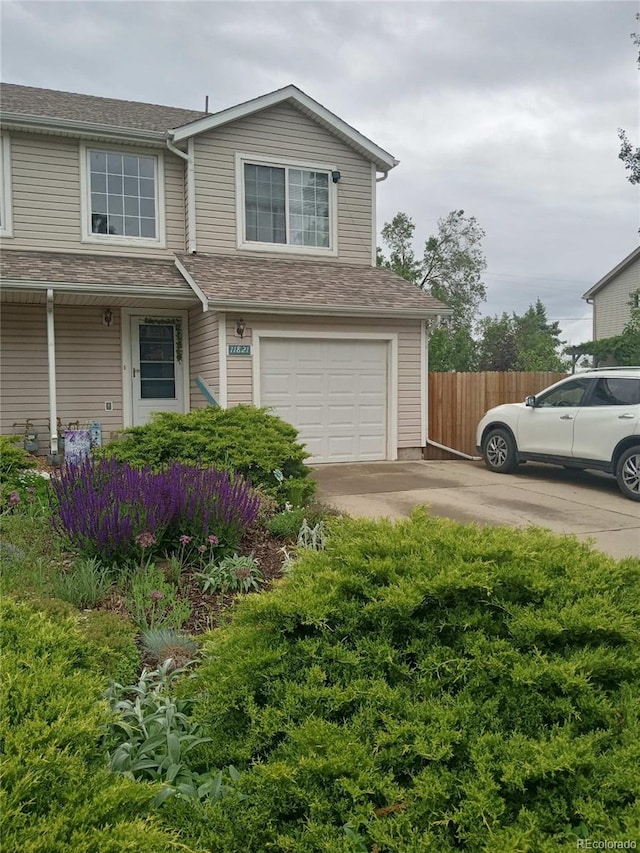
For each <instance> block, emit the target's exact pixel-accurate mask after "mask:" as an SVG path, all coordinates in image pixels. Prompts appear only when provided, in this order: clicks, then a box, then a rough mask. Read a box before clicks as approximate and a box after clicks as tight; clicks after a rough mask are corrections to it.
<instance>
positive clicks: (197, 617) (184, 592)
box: [100, 527, 292, 635]
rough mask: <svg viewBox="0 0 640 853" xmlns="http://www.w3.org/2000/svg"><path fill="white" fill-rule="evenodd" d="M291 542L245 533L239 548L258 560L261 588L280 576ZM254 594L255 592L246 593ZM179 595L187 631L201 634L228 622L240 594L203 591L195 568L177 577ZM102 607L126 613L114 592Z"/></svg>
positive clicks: (262, 532)
mask: <svg viewBox="0 0 640 853" xmlns="http://www.w3.org/2000/svg"><path fill="white" fill-rule="evenodd" d="M291 544H292V543H291V542H289V543H286V542H283V540H282V539H275V538H274V537H273V536H271V535H270V534H269V533H268V532H267V531H266V530H265V529H264V528H260V527H256V528H254V529H253V530H252V531H250V533H248V534H247V535H246V536H245V537H244V539H243V540H242V543H241V545H240V548H239V550H238V553H240V554H242V555H248V554H252V555H253V556H254V557H255V559H256V560H257V562H258V566H259V568H260V572H261V574H262V577H263V578H264V584H263V585H262V587H261V591H264V590H267V589H270V587H271V586H272V585H273V582H274V580H276V579H277V578H279V577H282V564H283V562H284V554H283V552H282V547H283V545H288V547H289V548H290V547H291ZM247 594H248V595H254V594H255V593H247ZM178 595H179V598H181V599H183V600H186V601H188V602H189V605H190V607H191V616H190V617H189V620H188V621H187V622H186V623H185V625H184V626H183V630H184V631H185V632H186V633H187V634H192V635H198V634H204V633H206V632H207V631H210V630H211V629H213V628H217V627H218V626H219V625H221V624H223V623H225V622H228V620H229V610H230V608H231V606H232V605H233V603H234V601H235V600H236V598H238V597H240V596H242V595H243V593H239V594H238V595H223V594H221V593H205V592H203V591H202V587H201V583H200V580H199V579H198V577H197V575H196V571H195V570H188V571H186V572H184V573H183V574H182V576H181V578H180V584H179V593H178ZM100 609H101V610H110V611H112V612H114V613H118V614H119V615H120V616H128V611H127V607H126V603H125V598H124V596H122V595H120V594H118V593H113V594H112V595H111V596H110V597H109V598H108V599H107V600H106V601H104V602H103V603H102V604H101V605H100Z"/></svg>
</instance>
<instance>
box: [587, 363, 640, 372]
mask: <svg viewBox="0 0 640 853" xmlns="http://www.w3.org/2000/svg"><path fill="white" fill-rule="evenodd" d="M601 370H640V367H638V366H637V365H635V364H634V365H627V367H620V366H619V365H616V366H615V367H587V368H585V369H584V370H582V371H581V372H582V373H598V372H600V371H601Z"/></svg>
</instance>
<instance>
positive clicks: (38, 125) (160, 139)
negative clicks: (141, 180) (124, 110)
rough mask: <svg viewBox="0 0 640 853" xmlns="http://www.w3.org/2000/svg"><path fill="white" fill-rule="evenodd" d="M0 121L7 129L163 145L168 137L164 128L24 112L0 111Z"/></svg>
mask: <svg viewBox="0 0 640 853" xmlns="http://www.w3.org/2000/svg"><path fill="white" fill-rule="evenodd" d="M0 121H1V122H2V125H3V127H4V128H5V129H6V130H42V131H50V132H52V133H56V132H58V133H60V131H67V132H68V133H76V134H77V135H78V136H88V137H90V136H99V137H110V138H113V139H123V140H126V141H133V142H146V143H150V142H151V143H154V142H157V143H158V144H160V145H162V144H163V143H164V141H165V138H166V133H165V131H163V130H143V129H138V128H135V127H116V126H114V125H110V124H96V123H94V122H88V121H75V120H72V119H59V118H50V117H47V116H35V115H28V114H24V113H7V112H3V113H0Z"/></svg>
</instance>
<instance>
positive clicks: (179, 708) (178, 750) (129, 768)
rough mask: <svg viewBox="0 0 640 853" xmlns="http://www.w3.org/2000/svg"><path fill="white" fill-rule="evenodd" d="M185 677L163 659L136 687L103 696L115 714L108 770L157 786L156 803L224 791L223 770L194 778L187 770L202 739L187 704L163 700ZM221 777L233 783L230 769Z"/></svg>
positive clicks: (218, 795)
mask: <svg viewBox="0 0 640 853" xmlns="http://www.w3.org/2000/svg"><path fill="white" fill-rule="evenodd" d="M185 672H186V669H185V668H184V667H180V668H172V666H171V661H169V660H166V661H165V662H164V663H163V664H161V665H160V666H159V667H158V668H157V669H156V670H152V671H149V670H147V669H144V670H143V671H142V674H141V675H140V678H139V680H138V682H137V684H132V685H129V686H127V687H123V686H122V685H120V684H115V683H112V684H111V686H110V688H109V690H108V691H107V698H108V700H109V704H110V707H111V710H112V711H113V713H114V714H116V715H117V717H116V719H114V721H113V724H112V730H111V733H110V734H111V736H112V737H115V738H116V740H117V741H118V744H117V746H115V747H113V748H112V749H111V751H110V752H109V765H110V767H111V769H112V770H114V771H115V772H117V773H122V774H124V775H126V776H129V777H130V778H133V779H147V780H150V781H153V782H162V783H163V788H162V790H161V791H160V793H159V794H158V796H157V798H156V803H157V804H159V803H161V802H162V801H163V800H165V799H166V798H167V797H168V796H171V795H175V796H177V797H185V798H187V799H204V798H210V799H211V800H212V801H215V800H218V799H220V798H221V797H223V796H224V795H225V794H226V793H228V791H229V790H230V788H229V786H227V785H225V784H224V773H223V771H218V772H217V773H211V772H206V773H195V772H194V771H193V770H192V769H191V768H190V767H189V761H188V756H189V753H190V752H191V751H192V750H193V749H194V748H195V747H197V746H198V745H199V744H202V743H206V741H207V738H205V737H203V736H202V733H201V730H200V727H199V726H198V725H197V724H196V723H194V722H193V721H192V720H191V719H190V718H189V707H190V702H189V701H188V700H187V699H176V698H174V697H172V696H170V695H169V690H170V688H171V684H172V682H173V680H174V679H175V678H176V677H177V676H178V675H181V674H183V673H185ZM227 772H228V774H229V776H230V778H231V779H232V780H234V781H237V779H238V778H239V774H238V772H237V771H236V769H235V768H234V767H229V768H228V771H227Z"/></svg>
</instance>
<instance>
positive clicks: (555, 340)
mask: <svg viewBox="0 0 640 853" xmlns="http://www.w3.org/2000/svg"><path fill="white" fill-rule="evenodd" d="M478 331H479V333H480V338H479V341H478V368H479V369H480V370H557V371H562V370H566V369H567V368H568V363H567V360H566V358H565V357H564V356H563V355H562V346H563V341H561V340H560V334H561V333H560V327H559V324H558V323H557V322H549V320H548V319H547V312H546V309H545V307H544V305H543V304H542V302H541V300H540V299H538V300H537V301H536V304H535V305H530V306H529V308H528V309H527V310H526V311H525V312H524V314H522V315H521V316H519V315H518V314H516V313H515V312H514V313H513V314H512V315H511V316H509V315H508V314H506V313H504V314H503V315H502V316H501V317H485V318H484V319H483V320H481V321H480V323H479V324H478Z"/></svg>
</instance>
